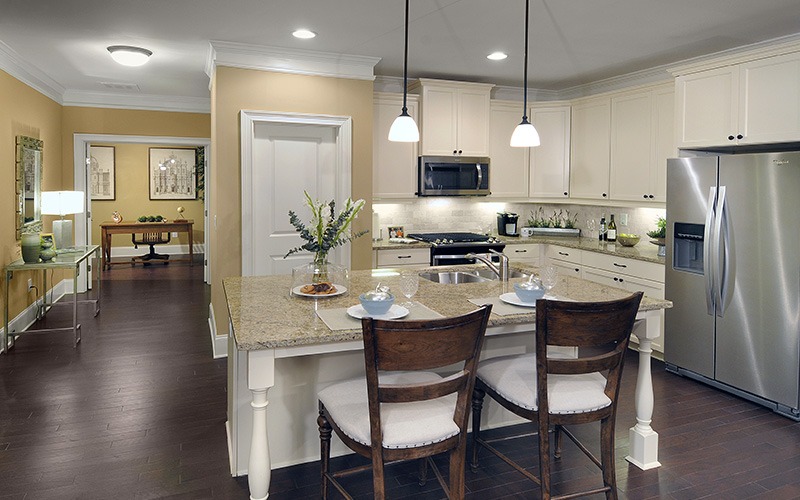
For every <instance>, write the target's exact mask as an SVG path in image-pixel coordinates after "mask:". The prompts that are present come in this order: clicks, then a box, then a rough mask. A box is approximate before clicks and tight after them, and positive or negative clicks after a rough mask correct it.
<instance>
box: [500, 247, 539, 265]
mask: <svg viewBox="0 0 800 500" xmlns="http://www.w3.org/2000/svg"><path fill="white" fill-rule="evenodd" d="M540 250H541V245H540V244H538V243H520V244H519V245H506V248H505V250H503V253H504V254H506V255H508V258H509V259H511V261H512V262H513V261H519V262H524V263H525V264H530V265H533V266H538V265H539V262H540V259H539V252H540Z"/></svg>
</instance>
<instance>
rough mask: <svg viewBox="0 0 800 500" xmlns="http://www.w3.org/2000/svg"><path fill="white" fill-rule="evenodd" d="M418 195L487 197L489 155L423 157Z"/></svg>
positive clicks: (420, 160) (419, 172) (420, 166)
mask: <svg viewBox="0 0 800 500" xmlns="http://www.w3.org/2000/svg"><path fill="white" fill-rule="evenodd" d="M417 170H418V175H417V195H418V196H486V195H488V194H490V192H489V158H486V157H477V156H420V157H419V163H418V169H417Z"/></svg>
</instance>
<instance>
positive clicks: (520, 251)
mask: <svg viewBox="0 0 800 500" xmlns="http://www.w3.org/2000/svg"><path fill="white" fill-rule="evenodd" d="M527 252H528V251H527V250H514V253H527Z"/></svg>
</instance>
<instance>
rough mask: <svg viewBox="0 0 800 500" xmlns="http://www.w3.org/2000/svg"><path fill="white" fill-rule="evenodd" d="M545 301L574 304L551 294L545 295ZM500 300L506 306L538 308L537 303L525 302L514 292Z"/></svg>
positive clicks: (501, 297)
mask: <svg viewBox="0 0 800 500" xmlns="http://www.w3.org/2000/svg"><path fill="white" fill-rule="evenodd" d="M542 298H543V299H547V300H561V301H563V302H574V300H572V299H565V298H564V297H559V296H558V295H550V294H549V293H546V294H544V297H542ZM500 300H502V301H503V302H505V303H506V304H512V305H515V306H522V307H533V308H535V307H536V302H523V301H521V300H520V299H519V297H517V294H516V293H514V292H508V293H504V294H503V295H501V296H500Z"/></svg>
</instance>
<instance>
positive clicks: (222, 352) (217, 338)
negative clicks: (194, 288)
mask: <svg viewBox="0 0 800 500" xmlns="http://www.w3.org/2000/svg"><path fill="white" fill-rule="evenodd" d="M208 330H209V332H210V333H211V350H212V351H213V353H214V359H218V358H227V357H228V336H227V335H217V321H216V318H215V317H214V304H211V303H209V304H208Z"/></svg>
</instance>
